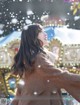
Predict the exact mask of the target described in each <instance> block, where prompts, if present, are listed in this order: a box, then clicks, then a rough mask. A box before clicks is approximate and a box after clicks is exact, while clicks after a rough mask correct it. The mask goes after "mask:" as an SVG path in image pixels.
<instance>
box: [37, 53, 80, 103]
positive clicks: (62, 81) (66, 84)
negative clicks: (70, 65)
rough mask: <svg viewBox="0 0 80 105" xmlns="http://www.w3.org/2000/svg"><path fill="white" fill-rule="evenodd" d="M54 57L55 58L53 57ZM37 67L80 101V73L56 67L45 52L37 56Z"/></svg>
mask: <svg viewBox="0 0 80 105" xmlns="http://www.w3.org/2000/svg"><path fill="white" fill-rule="evenodd" d="M53 59H54V58H53ZM35 68H36V69H37V70H38V72H41V73H42V74H43V76H44V77H45V78H47V79H50V80H51V81H52V83H53V85H54V84H55V86H56V87H58V88H64V89H65V90H66V91H68V92H69V93H70V94H71V95H72V96H73V97H74V98H75V99H76V100H78V101H79V102H80V75H79V74H73V73H69V72H68V71H66V70H64V71H63V70H61V69H58V68H55V67H54V66H53V64H52V62H50V60H49V59H47V58H46V56H44V55H43V54H40V55H38V56H37V59H36V62H35Z"/></svg>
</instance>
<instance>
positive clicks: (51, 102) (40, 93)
mask: <svg viewBox="0 0 80 105" xmlns="http://www.w3.org/2000/svg"><path fill="white" fill-rule="evenodd" d="M47 43H48V41H47V35H46V33H45V32H44V30H43V28H42V27H41V26H40V25H39V24H35V25H30V26H28V27H27V29H26V30H23V31H22V36H21V44H20V49H19V51H18V53H17V55H16V56H15V59H14V65H13V67H12V69H13V73H14V74H16V75H18V74H19V76H20V77H21V78H22V79H23V80H24V82H25V84H24V85H23V86H22V87H21V86H18V88H17V93H16V97H15V99H14V100H13V101H12V104H11V105H63V101H62V96H61V88H64V89H65V90H66V91H67V92H69V93H70V94H71V95H72V96H73V97H74V98H75V99H76V100H78V101H79V102H80V75H78V74H72V73H69V72H68V71H62V70H60V69H58V68H55V67H54V65H53V62H52V59H53V61H54V59H55V57H54V56H53V55H52V53H51V52H49V51H46V50H44V48H43V46H44V45H46V44H47Z"/></svg>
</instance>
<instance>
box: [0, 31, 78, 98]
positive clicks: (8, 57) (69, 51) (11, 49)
mask: <svg viewBox="0 0 80 105" xmlns="http://www.w3.org/2000/svg"><path fill="white" fill-rule="evenodd" d="M56 34H57V33H56ZM60 34H61V33H60V32H59V35H60ZM60 37H61V36H60ZM64 37H65V36H64ZM61 39H62V38H61ZM65 40H66V39H65ZM62 42H63V41H61V40H60V39H59V38H58V36H57V37H54V38H51V40H50V43H49V46H48V49H49V50H50V51H52V52H53V54H54V55H56V59H55V60H54V62H53V63H54V65H55V67H58V68H61V69H63V70H68V71H69V72H72V73H76V74H80V70H79V68H80V44H77V43H76V44H74V43H73V42H72V43H73V44H71V43H67V44H65V43H62ZM64 42H65V41H64ZM19 43H20V39H14V40H11V41H9V43H7V44H5V45H4V46H0V97H9V96H14V95H15V92H16V91H15V89H16V85H17V83H18V82H19V76H15V75H12V74H11V66H12V64H13V58H14V56H15V54H16V53H17V51H18V49H19V45H20V44H19ZM53 59H54V58H53ZM63 93H65V91H64V90H63Z"/></svg>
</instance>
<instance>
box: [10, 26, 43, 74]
mask: <svg viewBox="0 0 80 105" xmlns="http://www.w3.org/2000/svg"><path fill="white" fill-rule="evenodd" d="M41 31H42V27H41V26H40V25H39V24H35V25H29V26H28V27H27V29H24V30H23V31H22V34H21V43H20V48H19V51H18V53H17V54H16V56H15V57H14V64H13V66H12V70H13V72H14V73H15V74H16V73H17V74H20V75H22V73H23V72H24V70H27V71H28V70H29V67H30V68H31V67H32V64H33V59H34V58H35V57H36V55H37V54H38V53H39V52H43V49H42V46H41V44H40V41H39V39H38V38H37V36H38V34H39V32H41ZM27 67H28V68H27ZM30 70H31V69H30Z"/></svg>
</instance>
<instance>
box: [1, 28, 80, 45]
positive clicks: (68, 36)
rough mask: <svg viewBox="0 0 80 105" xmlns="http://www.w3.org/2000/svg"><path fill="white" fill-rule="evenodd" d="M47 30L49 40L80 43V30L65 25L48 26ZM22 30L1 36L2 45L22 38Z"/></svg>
mask: <svg viewBox="0 0 80 105" xmlns="http://www.w3.org/2000/svg"><path fill="white" fill-rule="evenodd" d="M44 29H45V32H46V33H47V34H48V40H49V41H50V40H52V39H53V38H54V39H58V40H59V41H60V42H61V43H62V44H63V45H64V44H80V30H75V29H68V28H65V27H61V28H57V27H55V28H54V27H52V26H51V27H46V28H44ZM20 36H21V32H18V31H14V32H13V33H12V34H10V35H8V36H6V37H1V38H0V46H4V45H6V44H8V43H9V42H11V41H14V40H15V39H20Z"/></svg>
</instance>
